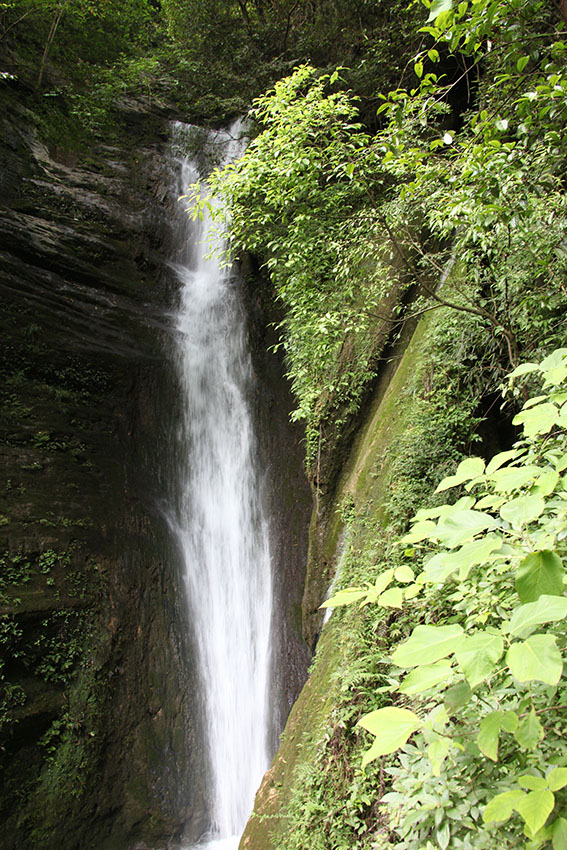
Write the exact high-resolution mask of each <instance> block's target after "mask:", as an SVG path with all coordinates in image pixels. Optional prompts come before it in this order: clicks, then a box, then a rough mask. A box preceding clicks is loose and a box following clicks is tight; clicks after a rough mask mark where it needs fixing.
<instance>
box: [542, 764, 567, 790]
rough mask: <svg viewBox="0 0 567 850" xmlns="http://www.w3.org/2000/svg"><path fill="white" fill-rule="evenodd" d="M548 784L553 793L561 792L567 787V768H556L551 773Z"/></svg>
mask: <svg viewBox="0 0 567 850" xmlns="http://www.w3.org/2000/svg"><path fill="white" fill-rule="evenodd" d="M546 781H547V784H548V787H549V789H550V790H551V791H559V789H560V788H565V786H566V785H567V767H554V768H553V769H552V770H550V771H549V774H548V776H547V780H546Z"/></svg>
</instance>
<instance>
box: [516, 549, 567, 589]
mask: <svg viewBox="0 0 567 850" xmlns="http://www.w3.org/2000/svg"><path fill="white" fill-rule="evenodd" d="M563 576H564V570H563V563H562V561H561V558H560V557H559V556H558V555H556V554H555V552H551V551H550V550H549V549H543V550H542V551H540V552H532V554H531V555H527V556H526V557H525V558H524V560H523V561H522V562H521V563H520V565H519V567H518V570H517V572H516V590H517V591H518V596H519V597H520V599H521V600H522V602H535V601H536V599H539V597H540V596H542V595H543V594H547V595H549V596H561V595H562V593H563Z"/></svg>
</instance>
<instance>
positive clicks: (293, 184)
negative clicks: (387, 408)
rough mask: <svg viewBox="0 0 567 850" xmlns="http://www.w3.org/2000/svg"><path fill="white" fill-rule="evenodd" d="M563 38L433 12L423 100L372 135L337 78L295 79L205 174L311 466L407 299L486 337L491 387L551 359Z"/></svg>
mask: <svg viewBox="0 0 567 850" xmlns="http://www.w3.org/2000/svg"><path fill="white" fill-rule="evenodd" d="M557 23H558V21H557V17H556V16H555V17H554V14H553V11H552V10H551V8H547V7H546V6H545V5H544V4H543V3H540V2H538V3H531V4H528V5H527V6H526V4H525V3H523V2H519V0H513V2H511V3H506V4H501V3H497V2H495V0H478V2H476V3H473V4H472V5H471V4H468V3H461V4H459V5H458V6H457V5H455V6H453V4H449V3H436V4H433V6H432V7H431V17H430V21H429V24H428V25H427V26H425V27H423V28H422V32H423V33H425V35H426V37H427V38H428V39H432V40H433V42H432V44H431V45H430V46H428V47H427V48H424V49H423V50H422V51H420V52H419V54H418V56H417V59H416V63H415V71H416V75H417V77H418V78H419V80H418V85H417V87H416V88H413V89H409V90H405V89H398V90H396V91H393V92H390V94H389V95H388V96H383V98H382V105H381V106H380V108H379V110H378V112H379V115H380V120H381V121H382V122H384V124H383V126H382V129H380V130H379V131H378V132H377V133H375V134H373V135H371V134H369V133H368V132H367V131H366V130H365V129H364V128H363V127H362V125H361V123H360V119H359V111H358V103H357V101H356V98H353V97H351V95H350V94H349V93H348V92H347V91H345V90H344V81H343V80H342V79H341V76H340V72H335V73H334V74H331V75H325V74H323V75H321V74H320V73H319V72H318V71H316V69H315V68H313V67H311V66H302V67H300V68H298V69H296V71H295V72H294V74H293V75H292V76H291V77H289V78H288V79H285V80H282V81H280V82H279V83H277V84H276V86H275V88H274V89H273V90H271V91H270V92H268V94H266V95H264V96H263V97H261V98H259V99H258V100H257V101H256V104H255V107H254V109H253V111H252V116H253V118H254V119H255V121H256V122H257V123H258V125H259V128H260V130H261V132H260V134H259V135H258V136H257V137H256V138H255V139H254V140H253V141H252V142H251V144H250V147H249V149H248V151H247V152H246V153H245V155H244V156H243V158H242V159H241V160H240V161H239V162H237V163H234V164H232V165H230V166H227V167H226V168H225V169H224V170H223V171H221V172H216V173H215V174H214V175H213V177H212V179H211V181H210V189H211V191H212V193H213V194H214V195H217V196H219V197H220V198H222V200H223V201H224V203H225V205H226V210H227V212H226V215H225V217H224V221H223V226H224V227H226V228H227V230H228V232H229V234H230V237H231V251H232V252H233V253H234V252H238V251H241V250H250V251H253V252H255V253H256V254H258V255H259V256H260V257H261V259H262V260H263V262H264V264H265V268H266V269H267V270H268V271H269V273H270V275H271V278H272V281H273V283H274V285H275V288H276V291H277V293H278V295H279V297H280V298H281V300H282V302H283V304H284V306H285V319H284V322H283V336H284V343H283V344H284V345H285V348H286V352H287V356H288V363H289V371H290V375H291V378H292V381H293V386H294V390H295V393H296V396H297V400H298V406H297V410H296V414H295V415H296V417H297V418H299V419H303V420H305V422H306V425H307V434H308V458H309V459H310V460H312V459H313V454H314V452H315V447H316V444H317V440H318V434H319V423H320V421H321V420H324V419H325V418H328V417H329V416H331V415H335V416H339V415H340V416H344V412H345V409H346V410H347V411H350V412H352V411H353V410H355V409H356V408H357V406H358V405H359V403H360V400H361V398H362V397H363V394H364V387H365V386H366V385H367V383H368V381H369V380H370V378H371V377H372V375H373V374H374V373H375V370H376V367H377V358H378V355H379V351H380V346H381V345H383V343H384V338H385V337H386V338H387V337H388V336H389V335H390V333H391V332H392V331H396V330H397V329H399V327H400V325H401V324H402V322H403V319H404V314H405V313H404V308H403V307H401V306H400V300H401V298H402V295H403V293H404V291H406V290H407V289H408V288H411V290H412V291H413V292H415V291H417V292H419V293H420V294H421V296H422V297H423V299H424V300H423V301H418V302H417V307H416V308H414V312H415V311H417V313H420V312H421V311H422V310H427V309H432V308H434V307H436V306H441V305H448V306H450V307H451V308H452V309H454V310H456V311H460V312H464V313H466V314H468V315H469V316H471V317H474V318H476V320H477V321H479V322H480V323H481V324H482V325H483V326H484V327H485V328H486V329H487V330H489V331H490V334H491V337H492V345H493V347H494V353H495V365H496V364H498V365H496V369H495V373H496V374H494V375H492V376H491V388H492V389H495V388H496V385H497V382H498V380H499V379H500V378H501V375H502V372H501V371H500V373H499V374H498V370H501V369H502V363H506V364H507V365H508V366H510V365H511V366H512V367H513V366H515V365H516V364H517V362H518V358H519V355H520V352H526V351H531V350H536V349H537V348H538V347H540V346H542V345H543V344H547V345H553V344H556V343H557V341H558V329H559V327H560V324H561V319H562V315H563V313H564V310H565V306H566V295H567V293H566V290H565V287H564V286H563V285H562V284H561V280H562V279H563V278H564V275H565V270H566V265H565V260H566V257H567V252H566V251H565V250H564V247H565V246H564V232H565V226H566V224H567V206H566V201H565V195H564V192H563V188H562V183H561V180H562V177H561V175H562V173H563V168H564V162H565V147H564V143H563V139H564V137H565V134H564V132H563V129H564V125H565V117H566V113H565V107H564V103H565V97H564V94H565V91H566V90H567V78H566V76H565V62H564V50H565V43H564V40H563V38H562V37H561V35H560V34H558V33H556V25H557ZM493 42H494V43H496V42H497V43H498V49H493V48H492V44H493ZM447 51H449V52H450V53H451V54H452V55H453V56H454V57H455V62H457V63H458V64H459V66H462V65H463V63H464V72H463V73H462V74H461V75H460V78H459V80H460V81H462V79H463V78H464V79H465V81H466V84H467V86H468V88H469V102H470V100H471V98H472V94H471V92H472V89H473V87H474V89H475V90H476V91H478V95H477V103H476V108H475V110H474V111H471V112H468V113H467V114H465V115H455V114H453V113H452V112H451V106H450V104H451V102H452V98H454V97H456V96H457V94H458V91H457V86H458V84H457V82H455V83H454V84H453V83H451V82H450V80H449V81H448V79H447V75H444V73H443V71H444V68H445V67H447V63H448V59H447V55H446V54H447ZM436 66H438V68H439V73H436V71H437V68H436ZM481 67H485V68H486V70H487V74H486V75H485V76H484V77H483V78H480V79H479V71H480V68H481ZM536 101H537V109H535V108H534V103H535V102H536ZM447 126H448V127H449V129H447ZM457 127H458V130H457V129H455V128H457ZM196 195H197V197H196V199H195V204H196V209H197V210H199V208H202V205H203V204H204V203H206V200H205V199H204V198H200V190H199V189H197V190H196ZM220 215H221V217H222V216H223V214H222V213H220ZM455 258H458V263H456V262H455ZM447 278H449V279H450V280H449V285H448V286H447ZM439 282H440V283H441V285H439ZM445 286H447V288H446V289H445ZM406 314H407V311H406Z"/></svg>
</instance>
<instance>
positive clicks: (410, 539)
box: [400, 519, 437, 544]
mask: <svg viewBox="0 0 567 850" xmlns="http://www.w3.org/2000/svg"><path fill="white" fill-rule="evenodd" d="M436 531H437V523H435V522H431V520H429V519H426V520H424V521H423V522H416V523H415V525H413V526H412V528H411V531H409V532H408V533H407V534H406V535H405V536H404V537H402V539H401V540H400V543H403V544H406V543H420V542H421V541H422V540H428V539H429V538H431V537H435V533H436Z"/></svg>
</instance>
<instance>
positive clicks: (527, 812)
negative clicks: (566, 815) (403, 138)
mask: <svg viewBox="0 0 567 850" xmlns="http://www.w3.org/2000/svg"><path fill="white" fill-rule="evenodd" d="M554 806H555V797H554V795H553V792H552V791H530V793H529V794H526V795H525V796H524V797H523V799H521V800H518V801H517V803H515V805H514V808H515V809H516V811H517V812H518V813H519V814H520V815H521V817H522V818H523V819H524V821H525V823H526V825H527V826H528V827H529V828H530V829H531V831H532V833H536V832H537V831H538V829H541V827H542V826H543V825H544V823H545V822H546V820H547V818H548V817H549V815H550V814H551V812H552V811H553V807H554Z"/></svg>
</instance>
